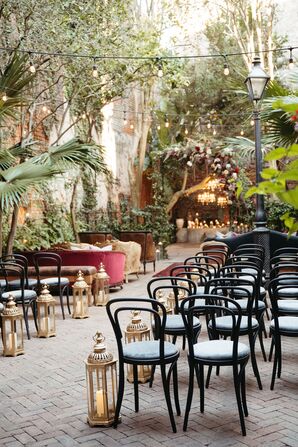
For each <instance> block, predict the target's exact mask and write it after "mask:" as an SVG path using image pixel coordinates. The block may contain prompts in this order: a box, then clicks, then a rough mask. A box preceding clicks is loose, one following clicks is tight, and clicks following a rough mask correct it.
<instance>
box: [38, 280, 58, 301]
mask: <svg viewBox="0 0 298 447" xmlns="http://www.w3.org/2000/svg"><path fill="white" fill-rule="evenodd" d="M37 301H39V302H45V301H55V298H54V297H53V296H52V295H51V294H50V290H49V286H48V285H47V284H44V285H43V286H42V290H41V292H40V295H39V297H38V298H37Z"/></svg>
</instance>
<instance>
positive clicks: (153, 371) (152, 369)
mask: <svg viewBox="0 0 298 447" xmlns="http://www.w3.org/2000/svg"><path fill="white" fill-rule="evenodd" d="M155 368H156V366H155V365H152V366H151V377H150V381H149V388H152V385H153V380H154V374H155Z"/></svg>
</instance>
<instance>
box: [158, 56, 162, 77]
mask: <svg viewBox="0 0 298 447" xmlns="http://www.w3.org/2000/svg"><path fill="white" fill-rule="evenodd" d="M157 62H158V71H157V76H158V77H159V78H162V77H163V71H162V61H161V59H160V58H157Z"/></svg>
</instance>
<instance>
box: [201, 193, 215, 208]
mask: <svg viewBox="0 0 298 447" xmlns="http://www.w3.org/2000/svg"><path fill="white" fill-rule="evenodd" d="M198 202H199V203H201V204H202V205H210V204H211V203H215V202H216V195H215V193H214V192H209V191H204V192H202V193H199V194H198Z"/></svg>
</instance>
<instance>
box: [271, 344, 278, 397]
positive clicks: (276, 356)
mask: <svg viewBox="0 0 298 447" xmlns="http://www.w3.org/2000/svg"><path fill="white" fill-rule="evenodd" d="M278 338H279V336H276V335H273V336H272V340H274V345H275V353H274V360H273V369H272V377H271V385H270V390H273V389H274V383H275V377H276V369H277V363H278V357H279V355H280V350H279V347H280V340H277V339H278Z"/></svg>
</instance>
